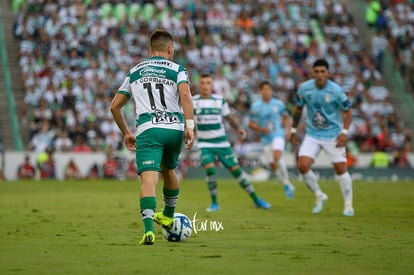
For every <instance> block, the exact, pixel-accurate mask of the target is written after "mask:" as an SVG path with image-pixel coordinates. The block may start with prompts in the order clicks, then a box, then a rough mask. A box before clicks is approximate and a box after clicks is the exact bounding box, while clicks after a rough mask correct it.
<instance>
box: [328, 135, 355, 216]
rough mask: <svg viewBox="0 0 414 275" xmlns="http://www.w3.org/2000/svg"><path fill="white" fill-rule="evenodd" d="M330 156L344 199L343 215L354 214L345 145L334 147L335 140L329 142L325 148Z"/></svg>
mask: <svg viewBox="0 0 414 275" xmlns="http://www.w3.org/2000/svg"><path fill="white" fill-rule="evenodd" d="M325 150H326V151H327V152H328V153H329V154H330V156H331V162H332V163H333V167H334V169H335V173H336V179H337V180H338V182H339V186H340V188H341V193H342V197H343V199H344V211H343V212H342V214H343V215H344V216H354V214H355V212H354V208H353V202H352V201H353V192H352V178H351V175H350V174H349V172H348V168H347V166H346V149H345V147H339V148H338V147H336V142H333V143H332V144H329V145H328V146H326V149H325Z"/></svg>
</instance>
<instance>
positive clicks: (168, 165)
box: [154, 130, 184, 227]
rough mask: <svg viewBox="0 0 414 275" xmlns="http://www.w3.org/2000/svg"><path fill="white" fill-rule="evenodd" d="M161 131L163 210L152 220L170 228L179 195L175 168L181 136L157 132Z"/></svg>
mask: <svg viewBox="0 0 414 275" xmlns="http://www.w3.org/2000/svg"><path fill="white" fill-rule="evenodd" d="M158 131H162V133H159V135H162V137H160V138H159V139H160V140H161V143H162V144H163V145H164V152H163V156H162V161H161V165H160V166H161V174H162V176H163V179H164V186H163V189H162V193H163V198H164V208H163V210H162V212H157V213H155V215H154V220H155V222H157V223H158V224H161V225H162V226H165V227H171V226H172V224H173V221H174V212H175V208H176V206H177V201H178V196H179V194H180V182H179V180H178V177H177V174H176V173H175V168H176V167H177V166H178V161H179V155H180V152H181V146H177V144H182V140H183V138H184V137H183V134H182V132H181V131H176V130H158Z"/></svg>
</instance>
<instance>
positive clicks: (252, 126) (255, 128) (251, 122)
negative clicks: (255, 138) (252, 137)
mask: <svg viewBox="0 0 414 275" xmlns="http://www.w3.org/2000/svg"><path fill="white" fill-rule="evenodd" d="M249 128H250V129H252V130H253V131H255V132H258V133H261V134H264V135H267V134H268V133H269V129H267V128H264V127H260V126H259V124H257V123H256V122H255V121H254V120H252V119H250V120H249Z"/></svg>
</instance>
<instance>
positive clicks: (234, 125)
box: [224, 114, 247, 140]
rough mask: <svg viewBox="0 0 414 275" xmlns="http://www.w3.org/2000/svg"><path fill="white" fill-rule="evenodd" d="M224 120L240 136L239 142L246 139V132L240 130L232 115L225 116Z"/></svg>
mask: <svg viewBox="0 0 414 275" xmlns="http://www.w3.org/2000/svg"><path fill="white" fill-rule="evenodd" d="M224 119H225V120H226V121H227V122H228V123H229V124H230V126H231V127H232V128H233V129H234V130H235V131H236V132H237V133H238V134H239V135H240V138H241V140H244V139H245V138H246V137H247V133H246V130H244V129H243V128H241V127H240V126H239V124H238V123H237V121H236V119H235V118H234V117H233V116H232V115H230V114H229V115H228V116H225V117H224Z"/></svg>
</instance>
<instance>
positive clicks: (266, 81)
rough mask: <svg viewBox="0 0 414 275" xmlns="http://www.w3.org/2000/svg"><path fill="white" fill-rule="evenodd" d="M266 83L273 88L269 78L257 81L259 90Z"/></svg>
mask: <svg viewBox="0 0 414 275" xmlns="http://www.w3.org/2000/svg"><path fill="white" fill-rule="evenodd" d="M266 85H269V86H270V87H271V88H273V87H272V84H271V83H270V81H269V80H263V81H261V82H260V83H259V89H260V90H261V89H263V87H264V86H266Z"/></svg>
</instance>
